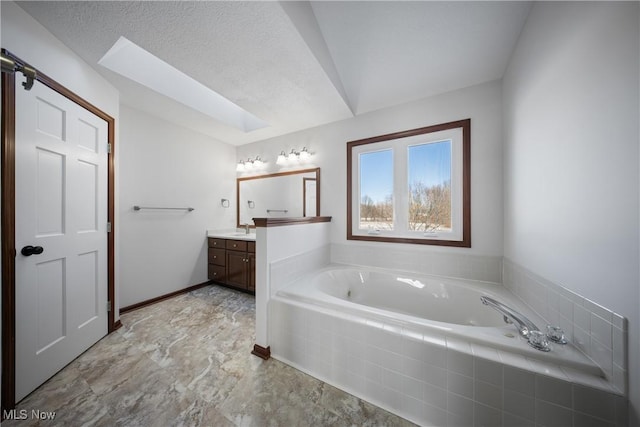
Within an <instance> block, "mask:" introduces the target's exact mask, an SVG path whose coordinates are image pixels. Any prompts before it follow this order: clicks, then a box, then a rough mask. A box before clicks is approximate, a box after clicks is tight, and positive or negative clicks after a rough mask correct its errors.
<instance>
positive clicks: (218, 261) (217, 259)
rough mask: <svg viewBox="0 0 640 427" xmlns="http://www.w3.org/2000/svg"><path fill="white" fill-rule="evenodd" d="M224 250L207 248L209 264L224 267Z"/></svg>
mask: <svg viewBox="0 0 640 427" xmlns="http://www.w3.org/2000/svg"><path fill="white" fill-rule="evenodd" d="M225 258H226V257H225V250H224V249H214V248H209V264H215V265H221V266H224V262H225Z"/></svg>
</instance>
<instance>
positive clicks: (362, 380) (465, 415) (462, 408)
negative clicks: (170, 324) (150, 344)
mask: <svg viewBox="0 0 640 427" xmlns="http://www.w3.org/2000/svg"><path fill="white" fill-rule="evenodd" d="M270 313H271V324H270V339H271V346H272V347H271V351H272V355H273V357H275V358H277V359H279V360H282V361H284V362H285V363H288V364H290V365H292V366H294V367H296V368H298V369H300V370H302V371H304V372H307V373H309V374H311V375H313V376H315V377H317V378H319V379H321V380H323V381H325V382H327V383H329V384H332V385H334V386H336V387H338V388H340V389H343V390H345V391H347V392H349V393H352V394H354V395H355V396H358V397H361V398H363V399H365V400H367V401H370V402H371V403H374V404H375V405H378V406H380V407H382V408H384V409H387V410H389V411H391V412H393V413H396V414H398V415H400V416H402V417H404V418H406V419H408V420H410V421H413V422H415V423H418V424H421V425H435V426H458V425H461V426H469V425H477V426H480V425H491V426H500V425H503V426H512V425H518V426H535V425H563V426H564V425H568V426H571V425H575V426H583V425H598V426H624V425H626V423H627V422H626V415H627V406H626V399H625V398H624V397H623V396H620V395H618V394H617V393H616V392H615V391H614V390H613V389H612V388H611V387H610V386H609V385H608V383H607V382H606V381H604V380H598V379H597V378H595V377H587V376H585V375H583V374H581V373H578V372H575V371H570V370H566V369H562V368H560V367H553V366H549V365H544V364H542V363H539V362H537V361H535V360H533V359H527V358H525V357H515V356H513V355H512V354H507V353H503V352H499V351H496V350H494V349H491V348H488V347H484V346H481V345H475V344H469V343H467V342H463V341H459V340H457V339H452V338H447V337H445V336H440V337H434V336H423V335H422V334H421V333H420V332H418V331H414V330H410V329H405V328H403V327H402V326H401V325H394V324H383V323H379V322H376V321H372V320H365V319H361V318H356V317H351V316H348V315H344V314H341V313H336V312H331V311H330V310H327V309H322V308H318V307H316V308H311V307H310V306H307V305H306V304H300V303H297V302H292V301H286V300H283V299H280V298H278V297H275V298H274V299H272V301H271V305H270Z"/></svg>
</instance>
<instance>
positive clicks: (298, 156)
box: [276, 147, 313, 166]
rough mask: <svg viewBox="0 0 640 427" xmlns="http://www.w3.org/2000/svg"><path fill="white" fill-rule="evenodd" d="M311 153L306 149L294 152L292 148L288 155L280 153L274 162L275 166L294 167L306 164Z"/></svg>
mask: <svg viewBox="0 0 640 427" xmlns="http://www.w3.org/2000/svg"><path fill="white" fill-rule="evenodd" d="M312 156H313V153H311V152H310V151H309V150H307V147H304V148H302V151H296V149H295V148H292V149H291V151H290V152H289V154H285V152H284V151H281V152H280V154H279V155H278V159H277V160H276V164H277V165H280V166H286V165H295V164H298V163H308V162H309V161H310V160H311V157H312Z"/></svg>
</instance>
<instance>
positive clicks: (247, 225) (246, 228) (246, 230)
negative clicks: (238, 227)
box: [244, 223, 250, 234]
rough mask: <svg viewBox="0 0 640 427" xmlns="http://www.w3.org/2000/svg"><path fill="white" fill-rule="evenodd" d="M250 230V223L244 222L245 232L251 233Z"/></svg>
mask: <svg viewBox="0 0 640 427" xmlns="http://www.w3.org/2000/svg"><path fill="white" fill-rule="evenodd" d="M249 232H250V230H249V224H248V223H247V224H244V233H245V234H249Z"/></svg>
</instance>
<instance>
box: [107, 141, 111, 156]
mask: <svg viewBox="0 0 640 427" xmlns="http://www.w3.org/2000/svg"><path fill="white" fill-rule="evenodd" d="M107 154H111V143H108V144H107Z"/></svg>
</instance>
